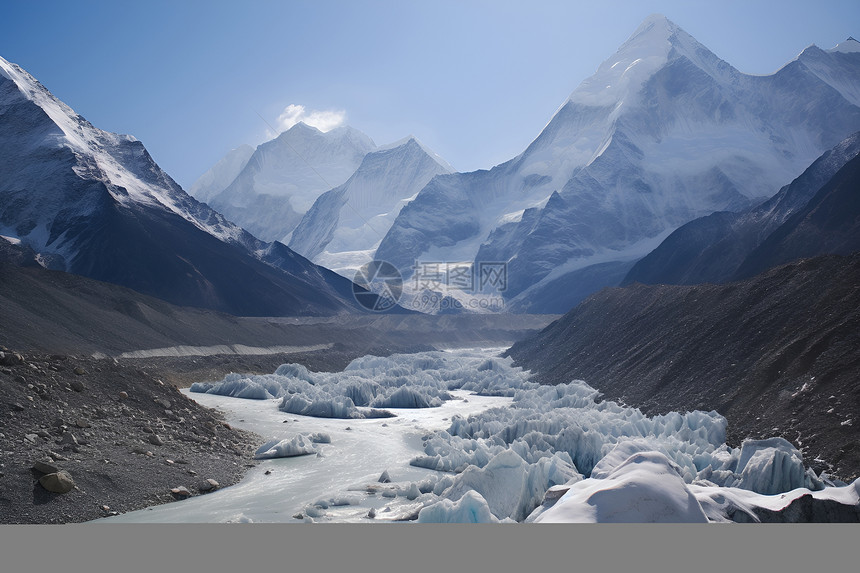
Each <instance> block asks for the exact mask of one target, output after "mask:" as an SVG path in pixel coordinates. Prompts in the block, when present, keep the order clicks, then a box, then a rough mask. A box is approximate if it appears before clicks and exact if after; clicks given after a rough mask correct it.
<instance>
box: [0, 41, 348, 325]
mask: <svg viewBox="0 0 860 573" xmlns="http://www.w3.org/2000/svg"><path fill="white" fill-rule="evenodd" d="M0 235H2V236H4V237H8V238H9V239H10V240H11V241H12V242H14V243H19V244H22V245H23V246H26V247H29V248H31V249H33V250H34V251H35V252H36V253H38V256H39V260H40V261H41V262H42V264H44V265H45V266H48V267H50V268H54V269H59V270H65V271H68V272H72V273H75V274H80V275H85V276H88V277H91V278H95V279H98V280H103V281H106V282H113V283H117V284H120V285H123V286H127V287H130V288H133V289H135V290H137V291H139V292H142V293H145V294H150V295H153V296H156V297H159V298H162V299H164V300H167V301H169V302H173V303H175V304H180V305H188V306H198V307H206V308H212V309H216V310H222V311H226V312H230V313H232V314H240V315H290V314H333V313H339V312H347V311H349V310H355V309H358V305H357V304H356V303H355V301H354V299H353V297H352V283H351V282H350V281H348V280H345V279H344V278H343V277H341V276H339V275H337V274H335V273H333V272H331V271H328V270H327V269H324V268H322V267H318V266H316V265H314V264H312V263H311V262H310V261H308V260H307V259H305V258H303V257H301V256H299V255H297V254H296V253H294V252H293V251H291V250H289V249H288V248H287V247H286V246H284V245H282V244H280V243H272V244H269V243H264V242H262V241H260V240H258V239H256V238H255V237H253V236H252V235H250V234H249V233H248V232H246V231H244V230H242V229H241V228H239V227H237V226H236V225H234V224H233V223H231V222H229V221H227V220H226V219H224V217H222V216H221V215H219V214H218V213H216V212H215V211H213V210H212V209H211V208H209V207H208V206H207V205H206V204H204V203H200V202H198V201H197V200H195V199H194V198H192V197H191V196H189V195H188V194H186V193H185V192H184V191H183V190H182V188H181V187H180V186H179V185H177V184H176V183H175V182H174V181H173V179H171V178H170V176H168V175H167V174H166V173H165V172H164V171H162V170H161V169H160V168H159V167H158V165H157V164H156V163H155V162H154V161H153V160H152V158H151V157H150V155H149V153H147V151H146V149H145V148H144V146H143V144H142V143H140V142H139V141H138V140H136V139H135V138H134V137H131V136H127V135H117V134H113V133H108V132H105V131H102V130H100V129H98V128H96V127H94V126H93V125H91V124H90V123H89V122H88V121H86V120H85V119H84V118H83V117H81V116H80V115H78V114H76V113H75V112H74V111H73V110H72V109H71V108H70V107H69V106H67V105H66V104H64V103H63V102H61V101H60V100H58V99H57V98H56V97H54V96H53V95H52V94H51V93H50V92H49V91H48V90H47V89H46V88H45V87H44V86H42V85H41V84H40V83H39V82H38V81H36V80H35V79H34V78H33V77H32V76H31V75H30V74H28V73H27V72H26V71H24V70H23V69H21V68H20V67H19V66H17V65H14V64H10V63H9V62H7V61H6V60H4V59H2V58H0Z"/></svg>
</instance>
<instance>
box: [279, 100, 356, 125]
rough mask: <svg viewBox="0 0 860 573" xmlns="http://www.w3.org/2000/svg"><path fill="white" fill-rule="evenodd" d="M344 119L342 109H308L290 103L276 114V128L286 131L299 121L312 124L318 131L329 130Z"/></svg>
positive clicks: (344, 114) (341, 123) (340, 123)
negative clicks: (279, 113)
mask: <svg viewBox="0 0 860 573" xmlns="http://www.w3.org/2000/svg"><path fill="white" fill-rule="evenodd" d="M345 120H346V112H345V111H343V110H324V111H319V110H308V109H306V108H305V106H303V105H300V104H294V103H293V104H290V105H288V106H287V107H285V108H284V111H283V112H281V115H279V116H278V128H280V130H281V131H286V130H288V129H290V128H291V127H293V126H294V125H296V124H297V123H299V122H304V123H306V124H307V125H310V126H313V127H315V128H317V129H319V130H320V131H330V130H332V129H334V128H336V127H338V126H340V125H343V122H344V121H345Z"/></svg>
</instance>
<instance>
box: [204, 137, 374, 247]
mask: <svg viewBox="0 0 860 573" xmlns="http://www.w3.org/2000/svg"><path fill="white" fill-rule="evenodd" d="M374 149H376V145H375V144H374V143H373V141H372V140H371V139H370V138H369V137H368V136H366V135H365V134H363V133H362V132H360V131H358V130H357V129H353V128H351V127H348V126H343V127H338V128H335V129H332V130H331V131H327V132H325V133H323V132H322V131H320V130H318V129H317V128H315V127H311V126H309V125H306V124H304V123H297V124H296V125H294V126H293V127H291V128H290V129H288V130H287V131H285V132H283V133H281V134H280V135H279V136H278V137H276V138H275V139H273V140H271V141H268V142H266V143H263V144H262V145H259V146H258V147H257V149H255V150H254V152H253V154H252V155H251V156H250V158H249V159H248V161H246V162H245V165H244V166H243V167H242V168H241V170H239V171H238V172H237V174H236V175H234V178H233V179H232V180H230V181H226V178H225V179H219V183H222V184H224V187H222V188H221V189H218V190H215V189H214V188H213V189H211V190H206V188H207V185H206V181H207V180H208V178H207V175H208V173H207V174H204V175H203V176H202V177H201V178H200V180H198V182H197V183H195V184H194V187H195V188H197V186H198V183H199V184H200V187H201V188H202V189H204V193H206V194H208V199H206V202H207V203H208V204H209V205H211V206H212V207H213V208H214V209H216V210H218V212H220V213H222V214H223V215H224V216H226V217H227V218H228V219H230V220H231V221H234V222H235V223H236V224H238V225H239V226H241V227H242V228H244V229H247V230H248V231H249V232H250V233H251V234H253V235H254V236H256V237H259V238H260V239H263V240H264V241H277V240H282V241H284V242H289V234H290V233H291V232H292V231H293V229H295V227H296V225H298V224H299V221H301V218H302V216H303V215H304V214H305V213H306V212H307V210H308V209H310V208H311V205H313V203H314V201H316V198H317V197H319V196H320V194H322V193H323V192H325V191H328V190H329V189H332V188H334V187H337V186H338V185H340V184H342V183H343V182H345V181H346V180H347V179H349V177H350V175H352V174H353V173H354V172H355V170H356V169H357V168H358V166H359V165H360V164H361V161H362V159H364V156H365V155H367V154H368V153H369V152H371V151H373V150H374ZM235 159H236V158H235V157H231V155H228V157H225V158H224V159H222V161H221V162H219V165H220V164H221V163H223V162H225V161H227V162H228V163H230V162H232V161H235ZM216 168H217V165H216V167H213V171H214V170H215V169H216ZM223 171H224V172H225V174H226V171H227V170H226V169H225V170H223ZM225 181H226V183H225ZM202 197H203V196H201V195H198V199H200V200H204V199H202Z"/></svg>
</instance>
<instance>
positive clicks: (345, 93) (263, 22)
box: [0, 0, 860, 189]
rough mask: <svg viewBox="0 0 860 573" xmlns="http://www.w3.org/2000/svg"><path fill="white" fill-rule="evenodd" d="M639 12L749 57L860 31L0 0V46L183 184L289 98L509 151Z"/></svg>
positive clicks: (741, 17)
mask: <svg viewBox="0 0 860 573" xmlns="http://www.w3.org/2000/svg"><path fill="white" fill-rule="evenodd" d="M655 12H657V13H662V14H664V15H666V16H667V17H668V18H669V19H670V20H672V21H674V22H675V23H676V24H678V25H679V26H681V27H682V28H684V29H685V30H686V31H687V32H689V33H690V34H692V35H693V36H694V37H695V38H696V39H697V40H699V41H700V42H701V43H703V44H704V45H705V46H707V47H708V48H710V49H711V50H712V51H713V52H714V53H716V55H717V56H719V57H721V58H723V59H724V60H726V61H727V62H729V63H730V64H732V65H734V66H735V67H736V68H738V69H739V70H741V71H743V72H746V73H754V74H769V73H772V72H774V71H776V70H777V69H779V68H780V67H781V66H782V65H784V64H785V63H787V62H788V61H790V60H791V59H793V58H794V57H795V56H796V55H797V54H798V53H800V51H801V50H803V49H804V48H805V47H806V46H808V45H810V44H817V45H819V46H820V47H822V48H830V47H832V46H834V45H835V44H837V43H838V42H841V41H843V40H844V39H845V38H847V37H848V36H850V35H854V36H860V2H857V0H850V1H836V0H833V1H826V0H825V1H819V2H810V1H809V0H806V1H793V0H783V1H755V0H746V1H735V0H720V1H714V0H710V1H707V2H704V1H696V0H683V1H654V2H649V1H642V0H637V1H633V0H630V1H602V2H596V1H594V2H582V1H566V2H560V1H540V0H535V1H532V2H528V3H526V2H510V1H492V2H491V1H482V0H479V1H464V0H461V1H448V0H444V1H443V0H434V1H432V2H405V1H399V2H398V1H346V0H341V1H325V0H323V1H316V2H305V1H291V2H286V1H283V2H274V1H260V0H256V1H255V0H251V1H248V2H243V3H238V2H192V1H185V2H183V1H173V2H162V1H157V0H156V1H150V0H148V1H146V2H135V3H131V2H107V1H105V2H67V1H62V2H59V1H58V2H46V1H42V2H29V1H20V2H15V1H12V2H9V1H7V2H4V6H3V8H2V9H0V13H2V14H3V26H2V33H0V56H2V57H4V58H6V59H7V60H9V61H11V62H14V63H17V64H19V65H21V66H22V67H24V68H25V69H26V70H27V71H29V72H30V73H31V74H33V75H34V76H35V77H36V78H37V79H39V80H40V81H41V82H42V83H43V84H44V85H45V86H46V87H47V88H48V89H50V90H51V91H52V92H53V93H54V94H55V95H56V96H57V97H59V98H60V99H61V100H63V101H65V102H66V103H68V104H69V105H70V106H72V108H74V109H75V111H77V112H78V113H80V114H81V115H83V116H84V117H86V118H87V119H88V120H90V121H91V122H92V123H93V124H94V125H96V126H97V127H100V128H102V129H106V130H109V131H115V132H120V133H130V134H132V135H134V136H136V137H137V138H138V139H140V140H142V141H143V143H144V144H145V145H146V147H147V149H148V150H149V151H150V153H151V154H152V155H153V157H154V158H155V159H156V161H158V163H159V164H160V165H161V166H162V167H163V168H164V169H165V170H166V171H167V172H168V173H170V174H171V175H172V176H173V177H174V178H175V179H176V180H177V181H178V182H179V183H180V184H182V185H183V186H184V187H185V188H186V189H187V188H188V187H189V186H190V185H191V183H192V182H193V181H194V180H195V179H196V178H197V177H198V176H199V175H200V174H202V173H203V172H204V171H205V170H206V169H208V168H209V167H211V165H212V164H214V163H215V162H216V161H217V160H218V159H220V158H221V157H222V156H223V155H224V154H225V153H226V152H228V151H229V150H230V149H232V148H234V147H236V146H238V145H240V144H242V143H248V144H251V145H257V144H259V143H261V142H263V141H264V140H266V139H268V138H269V136H270V134H269V133H267V132H268V131H269V128H268V127H267V123H268V124H270V125H273V126H278V125H279V124H278V121H279V117H283V118H284V119H285V120H286V119H287V116H290V117H293V118H296V117H299V118H300V117H311V118H314V119H316V120H320V121H328V122H329V123H331V121H332V120H338V119H343V120H344V121H345V122H346V123H348V124H349V125H352V126H353V127H356V128H358V129H360V130H362V131H364V132H365V133H367V134H368V135H370V136H371V137H372V138H373V139H374V141H375V142H376V143H377V144H380V145H382V144H385V143H390V142H392V141H395V140H398V139H400V138H402V137H405V136H406V135H409V134H414V135H415V136H417V137H418V138H419V139H420V140H422V141H423V142H424V143H425V144H427V145H428V146H429V147H431V148H433V149H434V150H435V151H436V152H437V153H439V154H440V155H442V156H443V157H444V158H445V159H447V160H448V161H449V162H450V163H452V164H453V165H454V167H456V168H457V169H459V170H461V171H471V170H475V169H486V168H490V167H492V166H493V165H496V164H498V163H500V162H502V161H505V160H507V159H510V158H511V157H513V156H515V155H517V154H518V153H520V152H521V151H522V150H523V149H524V148H525V147H526V145H528V143H529V142H530V141H531V140H532V139H534V137H536V136H537V134H538V133H539V132H540V130H541V128H542V127H543V126H544V125H545V124H546V123H547V122H548V121H549V119H550V118H551V117H552V115H553V113H554V112H555V110H556V109H557V108H558V107H559V105H561V104H562V103H563V102H564V100H565V99H566V98H567V96H568V95H569V94H570V92H571V91H573V90H574V89H575V88H576V86H577V85H578V84H579V83H580V82H581V81H582V80H584V79H585V78H587V77H588V76H589V75H591V74H592V73H594V71H595V70H596V69H597V67H598V66H599V65H600V63H601V62H602V61H603V60H605V59H606V58H608V57H610V56H611V55H612V54H613V53H614V52H615V50H616V49H617V48H618V47H619V46H620V45H621V44H622V43H623V42H624V40H626V39H627V37H628V36H629V35H630V34H631V33H632V32H633V31H634V30H635V29H636V27H637V26H638V25H639V24H640V23H641V21H642V20H643V19H644V18H645V17H646V16H648V15H649V14H651V13H655ZM290 105H292V106H302V107H293V108H290V110H291V111H292V113H291V114H290V113H287V114H284V110H285V109H286V108H287V107H288V106H290ZM302 110H303V112H302ZM314 112H319V113H317V114H316V115H313V114H314ZM302 113H303V114H304V115H302ZM261 116H262V117H263V118H265V119H266V121H265V122H264V121H263V120H262V119H261ZM282 125H283V124H282Z"/></svg>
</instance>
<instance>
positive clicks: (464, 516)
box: [418, 491, 499, 523]
mask: <svg viewBox="0 0 860 573" xmlns="http://www.w3.org/2000/svg"><path fill="white" fill-rule="evenodd" d="M498 521H499V520H498V519H496V518H495V517H494V516H493V514H492V513H491V512H490V507H489V506H488V505H487V500H485V499H484V498H483V497H482V496H481V494H480V493H478V492H476V491H467V492H466V493H465V494H464V495H463V497H461V498H460V499H459V500H457V501H451V500H449V499H443V500H442V501H440V502H438V503H434V504H433V505H430V506H427V507H424V508H422V509H421V511H419V512H418V523H495V522H498Z"/></svg>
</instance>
